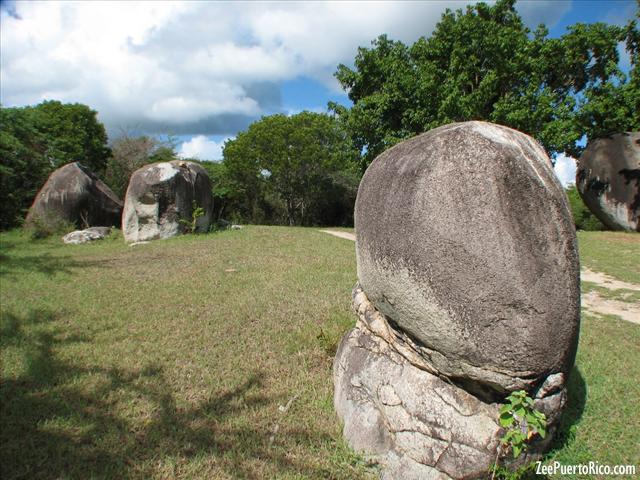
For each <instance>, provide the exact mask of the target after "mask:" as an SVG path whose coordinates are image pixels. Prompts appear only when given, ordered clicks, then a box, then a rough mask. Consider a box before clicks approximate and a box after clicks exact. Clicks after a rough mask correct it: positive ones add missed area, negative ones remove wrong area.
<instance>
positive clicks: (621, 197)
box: [576, 132, 640, 232]
mask: <svg viewBox="0 0 640 480" xmlns="http://www.w3.org/2000/svg"><path fill="white" fill-rule="evenodd" d="M576 186H577V187H578V192H580V196H582V199H583V200H584V203H585V205H586V206H587V207H588V208H589V210H591V212H593V214H594V215H595V216H596V217H597V218H598V220H600V221H601V222H602V223H603V224H604V225H605V226H607V227H608V228H610V229H612V230H628V231H636V232H640V132H631V133H621V134H617V135H613V136H612V137H610V138H599V139H597V140H595V141H594V142H590V143H589V145H588V146H587V148H586V149H585V151H584V152H583V153H582V155H581V156H580V159H579V160H578V168H577V170H576Z"/></svg>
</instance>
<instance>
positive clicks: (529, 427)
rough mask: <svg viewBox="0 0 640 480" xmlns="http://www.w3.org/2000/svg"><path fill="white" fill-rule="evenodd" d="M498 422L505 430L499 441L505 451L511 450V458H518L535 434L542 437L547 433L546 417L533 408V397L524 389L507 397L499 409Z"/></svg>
mask: <svg viewBox="0 0 640 480" xmlns="http://www.w3.org/2000/svg"><path fill="white" fill-rule="evenodd" d="M499 422H500V426H502V427H503V428H504V429H505V430H506V431H505V434H504V436H503V437H502V438H501V439H500V442H501V444H502V447H503V449H504V451H505V453H506V452H507V451H509V449H511V450H512V452H513V458H518V457H519V456H520V454H521V453H522V452H523V451H524V450H526V449H527V442H529V441H530V440H531V439H532V438H534V437H535V436H536V435H539V436H540V437H541V438H544V437H545V435H546V434H547V430H546V428H547V417H546V416H545V415H544V413H542V412H539V411H538V410H536V409H535V408H534V406H533V399H532V398H531V397H529V396H528V395H527V392H525V391H524V390H518V391H517V392H513V393H512V394H511V395H509V396H508V397H507V403H506V404H505V405H503V406H502V408H501V409H500V419H499Z"/></svg>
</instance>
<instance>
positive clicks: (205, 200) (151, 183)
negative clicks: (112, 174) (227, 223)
mask: <svg viewBox="0 0 640 480" xmlns="http://www.w3.org/2000/svg"><path fill="white" fill-rule="evenodd" d="M194 205H195V207H196V208H202V209H203V211H204V214H203V215H202V216H200V217H199V218H197V220H196V231H200V232H206V231H207V230H208V228H209V225H210V223H211V215H212V211H213V194H212V193H211V181H210V180H209V176H208V175H207V172H206V170H205V169H204V168H202V167H201V166H200V165H198V164H197V163H193V162H185V161H179V160H175V161H172V162H158V163H152V164H150V165H145V166H144V167H142V168H140V169H138V170H136V171H135V172H133V175H131V179H130V180H129V186H128V187H127V194H126V196H125V201H124V213H123V215H122V232H123V234H124V239H125V241H127V242H142V241H147V240H155V239H162V238H168V237H172V236H174V235H178V234H180V233H183V232H184V231H185V230H186V228H187V224H189V223H190V222H191V220H192V213H193V208H194Z"/></svg>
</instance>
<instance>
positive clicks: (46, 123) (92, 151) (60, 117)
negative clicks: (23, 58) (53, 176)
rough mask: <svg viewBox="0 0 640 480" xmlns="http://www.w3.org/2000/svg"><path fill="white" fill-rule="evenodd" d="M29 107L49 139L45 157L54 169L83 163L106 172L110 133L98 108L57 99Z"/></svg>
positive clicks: (96, 171) (37, 126)
mask: <svg viewBox="0 0 640 480" xmlns="http://www.w3.org/2000/svg"><path fill="white" fill-rule="evenodd" d="M26 110H27V112H28V115H30V116H31V118H32V122H33V125H34V126H35V128H36V129H37V130H38V132H40V134H41V135H42V136H43V137H44V138H45V140H46V145H47V149H46V151H45V157H46V159H47V160H48V161H49V162H50V163H51V165H52V166H53V168H54V169H55V168H58V167H61V166H62V165H65V164H67V163H71V162H80V163H82V164H83V165H85V166H86V167H88V168H90V169H91V170H92V171H94V172H95V173H97V174H98V175H101V174H103V173H104V171H105V168H106V166H107V160H108V159H109V157H110V155H111V151H110V150H109V147H108V145H107V141H108V138H107V132H106V130H105V128H104V125H103V124H102V123H100V121H99V120H98V113H97V112H96V111H95V110H92V109H91V108H89V107H88V106H87V105H83V104H81V103H66V104H63V103H61V102H58V101H55V100H50V101H45V102H42V103H40V104H38V105H36V106H35V107H26Z"/></svg>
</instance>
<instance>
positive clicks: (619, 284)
mask: <svg viewBox="0 0 640 480" xmlns="http://www.w3.org/2000/svg"><path fill="white" fill-rule="evenodd" d="M580 279H581V280H582V281H583V282H592V283H597V284H598V286H600V287H604V288H608V289H609V290H620V289H625V290H635V291H637V292H640V285H636V284H635V283H627V282H623V281H622V280H616V279H615V278H613V277H610V276H609V275H607V274H606V273H601V272H594V271H593V270H589V269H588V268H583V269H582V270H581V271H580Z"/></svg>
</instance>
